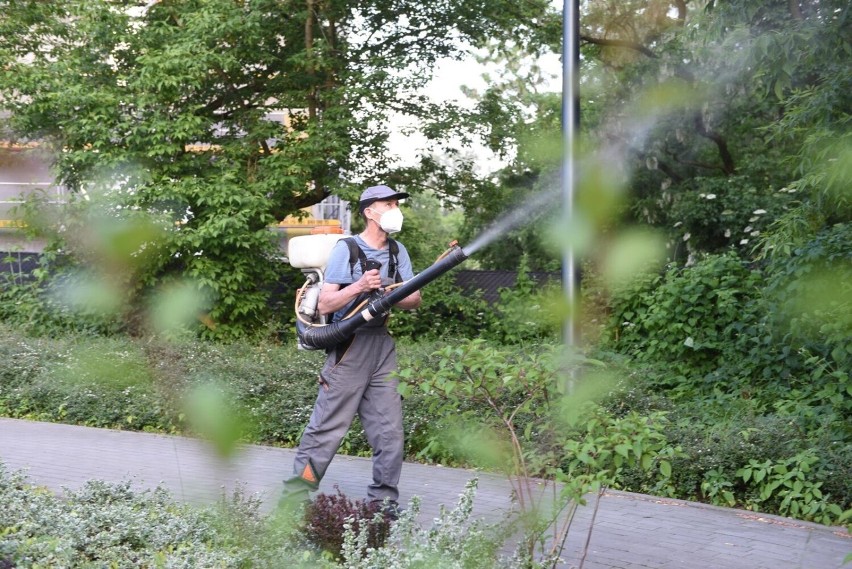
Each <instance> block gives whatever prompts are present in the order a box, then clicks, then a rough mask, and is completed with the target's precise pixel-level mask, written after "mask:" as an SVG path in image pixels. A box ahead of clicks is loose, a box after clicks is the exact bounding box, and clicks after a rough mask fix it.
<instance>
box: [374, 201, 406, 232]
mask: <svg viewBox="0 0 852 569" xmlns="http://www.w3.org/2000/svg"><path fill="white" fill-rule="evenodd" d="M379 226H380V227H381V228H382V230H384V231H386V232H387V233H398V232H399V231H400V230H401V229H402V211H401V210H400V209H399V208H398V207H395V208H393V209H389V210H387V211H386V212H384V213H383V214H382V217H380V218H379Z"/></svg>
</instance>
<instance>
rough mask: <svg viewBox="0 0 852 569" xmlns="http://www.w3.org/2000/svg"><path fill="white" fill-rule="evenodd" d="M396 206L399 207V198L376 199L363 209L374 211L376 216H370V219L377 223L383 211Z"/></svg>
mask: <svg viewBox="0 0 852 569" xmlns="http://www.w3.org/2000/svg"><path fill="white" fill-rule="evenodd" d="M398 207H399V200H397V199H393V200H379V201H376V202H373V203H372V204H370V207H368V208H367V209H366V210H365V211H373V212H375V214H376V217H373V216H370V219H372V220H373V221H375V222H376V223H378V222H379V219H381V217H382V214H383V213H384V212H386V211H390V210H392V209H394V208H398Z"/></svg>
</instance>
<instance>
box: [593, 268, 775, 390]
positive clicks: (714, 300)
mask: <svg viewBox="0 0 852 569" xmlns="http://www.w3.org/2000/svg"><path fill="white" fill-rule="evenodd" d="M759 284H760V275H759V273H757V272H755V271H752V270H751V269H750V268H749V267H748V266H746V264H745V263H744V262H743V261H741V260H740V259H739V258H738V257H737V256H736V255H735V254H733V253H727V254H724V255H711V256H708V257H707V258H705V259H703V260H701V261H699V262H697V263H696V264H695V265H694V266H691V267H685V268H676V267H669V269H668V270H667V271H666V273H665V274H664V275H663V276H660V277H656V278H654V277H645V278H643V279H639V280H638V282H637V283H636V284H634V285H632V286H631V287H630V288H627V289H623V290H620V291H617V292H616V293H615V294H614V295H613V300H612V321H611V324H610V332H609V337H610V344H611V345H612V347H613V348H615V349H616V350H618V351H622V352H624V353H626V354H629V355H630V356H632V357H634V358H635V359H636V360H638V361H641V362H665V363H666V365H667V366H669V367H670V370H671V373H670V376H671V377H673V378H676V377H682V378H685V379H686V381H687V382H698V381H700V380H701V379H702V378H703V377H704V376H705V375H707V374H708V373H710V372H711V371H713V370H715V369H716V368H717V367H718V366H719V365H720V363H721V361H722V356H723V354H725V355H727V354H726V349H727V346H728V345H730V344H731V343H733V342H734V341H735V340H736V338H737V330H736V325H737V324H740V323H742V322H748V321H750V320H753V319H756V318H758V310H759V305H758V299H759V294H760V290H759Z"/></svg>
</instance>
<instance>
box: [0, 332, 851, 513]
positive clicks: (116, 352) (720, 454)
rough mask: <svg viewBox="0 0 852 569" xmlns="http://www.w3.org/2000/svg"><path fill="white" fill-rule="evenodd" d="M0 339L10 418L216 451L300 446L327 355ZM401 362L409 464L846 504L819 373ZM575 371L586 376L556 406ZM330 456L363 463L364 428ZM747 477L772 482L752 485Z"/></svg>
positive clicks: (464, 359)
mask: <svg viewBox="0 0 852 569" xmlns="http://www.w3.org/2000/svg"><path fill="white" fill-rule="evenodd" d="M0 339H2V341H0V353H2V356H3V360H4V361H6V362H8V365H7V366H5V367H4V370H3V374H2V376H0V413H2V414H3V415H6V416H12V417H21V418H29V419H37V420H47V421H60V422H70V423H76V424H85V425H90V426H98V427H110V428H122V429H139V430H151V431H159V432H170V433H180V434H193V435H201V436H205V437H208V438H210V439H212V440H213V442H214V443H215V444H216V446H217V448H218V449H219V450H220V451H221V452H226V453H227V452H229V451H230V450H232V448H233V443H234V442H236V441H239V440H242V441H246V442H254V443H262V444H281V445H287V446H292V445H295V444H296V442H297V441H298V439H299V436H300V432H301V429H302V428H303V426H304V424H305V423H306V422H307V420H308V416H309V414H310V411H311V408H312V406H313V400H314V397H315V395H316V389H317V387H316V378H315V372H316V370H317V369H318V368H319V365H320V363H321V359H322V354H317V353H311V352H300V351H298V350H295V349H294V348H293V346H292V345H289V344H288V345H284V346H281V345H274V344H260V345H250V344H245V343H238V344H234V345H214V344H210V343H205V342H198V341H195V342H188V343H184V344H178V345H174V344H157V343H153V342H150V341H145V342H139V341H132V340H118V339H104V338H97V337H82V336H78V337H66V338H64V339H52V340H51V339H46V338H31V337H26V336H20V335H18V334H15V333H13V332H12V331H11V330H9V329H3V334H2V338H0ZM399 357H400V375H401V376H402V378H403V380H404V382H405V384H406V391H405V415H404V420H405V422H404V425H405V437H406V452H407V454H408V456H409V458H411V459H415V460H423V461H430V462H436V463H441V464H447V465H465V466H473V465H477V466H481V467H483V468H487V469H491V470H499V471H502V472H505V473H506V474H507V475H509V476H510V477H513V479H514V477H515V476H519V475H520V478H518V479H517V480H518V481H519V483H520V481H522V480H523V479H524V478H525V476H526V475H540V476H546V477H553V476H555V477H556V478H558V479H559V480H561V481H562V482H563V483H564V484H565V487H566V488H567V489H568V490H567V491H568V492H570V493H571V494H570V495H571V496H572V497H575V498H576V497H577V496H578V495H582V494H583V493H584V492H585V491H588V490H589V489H590V488H593V487H594V486H595V485H597V484H606V485H608V486H612V487H616V488H623V489H628V490H632V491H638V492H646V493H652V494H657V495H667V496H672V497H679V498H684V499H693V500H702V501H709V502H711V503H716V504H722V505H732V506H733V505H736V506H742V507H749V508H754V509H757V510H760V511H766V512H775V513H783V514H786V515H791V516H795V517H801V518H804V519H812V520H817V521H821V522H824V523H839V522H841V521H842V518H841V515H842V514H841V513H842V512H843V511H845V510H848V509H849V508H850V505H852V486H850V484H849V481H850V480H852V451H850V445H849V443H848V433H847V432H846V429H847V428H848V423H849V421H848V406H844V404H843V401H848V399H846V398H847V397H848V395H845V394H843V393H838V392H837V390H836V388H837V385H839V378H838V376H837V374H836V373H833V372H832V371H830V370H824V371H823V372H822V373H821V374H820V373H818V370H820V369H824V368H821V367H820V364H817V365H815V366H814V367H813V370H814V371H813V372H812V376H813V377H811V378H810V383H808V382H803V381H801V378H800V377H791V378H790V382H791V383H792V384H794V386H795V387H794V388H792V389H783V388H781V389H778V390H776V391H772V390H771V389H770V388H766V389H756V388H755V389H753V390H752V391H748V392H746V391H744V390H746V389H748V388H749V384H748V383H745V382H744V383H741V384H739V387H738V388H737V389H736V390H731V391H726V390H725V383H724V382H725V381H726V378H723V377H714V380H713V381H705V380H703V379H702V380H699V381H692V382H690V381H688V380H687V379H686V377H693V376H691V375H687V376H677V377H673V376H672V374H671V373H670V372H669V370H668V369H667V366H665V365H663V364H660V363H659V361H649V362H648V363H646V364H643V365H642V366H640V367H636V366H635V365H631V366H628V367H625V364H624V363H623V362H619V360H618V359H617V358H615V359H614V358H612V357H610V356H606V357H605V361H606V365H605V366H604V365H603V362H599V361H595V360H590V359H587V358H576V357H575V358H574V359H572V360H566V359H565V358H564V357H563V355H562V354H561V351H560V350H558V349H556V348H555V346H550V347H548V346H546V345H539V346H534V345H532V344H526V345H524V346H521V347H511V346H503V347H499V346H497V345H495V344H490V343H485V342H483V341H481V340H479V341H473V342H470V341H464V340H458V341H454V342H449V343H447V342H444V341H441V342H440V343H431V344H430V343H426V342H420V343H417V344H411V343H407V342H403V343H401V345H400V346H399ZM578 366H579V367H578ZM572 368H573V369H576V370H586V371H584V372H583V373H582V374H579V375H578V376H577V377H578V384H577V391H575V392H574V394H573V395H572V396H571V397H568V398H567V399H564V398H563V394H564V393H565V392H566V389H568V384H567V383H566V375H565V373H566V370H567V369H572ZM716 373H721V371H716ZM580 379H582V381H579V380H580ZM771 379H772V378H769V379H767V380H766V385H771V381H770V380H771ZM601 397H603V398H602V399H601ZM594 400H598V401H599V402H598V403H594V402H593V401H594ZM209 416H213V417H216V418H217V419H216V421H214V422H210V421H205V417H209ZM341 452H344V453H349V454H359V455H365V456H369V454H370V449H369V445H368V443H367V441H366V439H365V437H364V435H363V432H362V430H361V428H360V426H359V425H358V423H357V422H356V424H355V426H354V428H353V429H352V430H351V431H350V433H349V435H348V436H347V437H346V439H345V440H344V442H343V446H342V447H341ZM752 461H755V462H756V464H753V463H752ZM519 465H523V469H521V470H518V468H519ZM758 465H761V466H760V468H762V469H763V470H764V471H765V474H763V475H761V476H759V478H758V479H753V478H751V476H752V475H751V474H749V477H748V478H745V477H746V473H747V472H749V473H750V472H753V470H754V469H755V468H757V467H758ZM782 470H783V471H784V472H792V471H795V472H796V473H798V474H796V476H801V481H802V484H803V489H805V490H807V493H805V494H801V495H799V494H795V493H794V492H793V488H789V489H788V488H785V487H779V486H776V487H773V488H769V489H767V487H766V484H770V483H772V484H774V482H775V481H776V478H773V476H776V477H777V479H778V480H780V478H782V474H781V472H782ZM559 473H563V474H559ZM744 478H745V479H744ZM779 484H780V482H779ZM800 490H802V489H801V488H800ZM519 496H521V497H523V488H522V487H520V488H519ZM847 515H848V514H847Z"/></svg>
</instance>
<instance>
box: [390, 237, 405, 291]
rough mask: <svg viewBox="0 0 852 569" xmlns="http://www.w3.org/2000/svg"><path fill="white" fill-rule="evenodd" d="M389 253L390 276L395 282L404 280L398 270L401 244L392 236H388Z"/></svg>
mask: <svg viewBox="0 0 852 569" xmlns="http://www.w3.org/2000/svg"><path fill="white" fill-rule="evenodd" d="M388 253H389V255H388V258H389V261H388V278H391V279H393V282H395V283H398V282H402V278H400V275H399V272H398V271H397V270H396V267H397V264H398V262H397V256H398V255H399V244H398V243H397V242H396V241H394V240H393V239H391V238H390V237H388Z"/></svg>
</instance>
